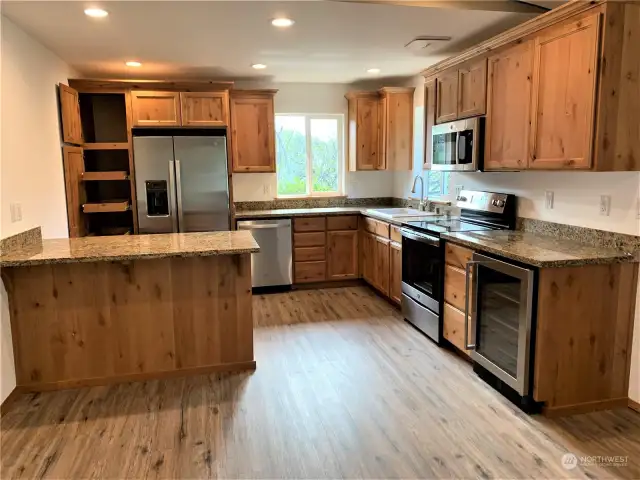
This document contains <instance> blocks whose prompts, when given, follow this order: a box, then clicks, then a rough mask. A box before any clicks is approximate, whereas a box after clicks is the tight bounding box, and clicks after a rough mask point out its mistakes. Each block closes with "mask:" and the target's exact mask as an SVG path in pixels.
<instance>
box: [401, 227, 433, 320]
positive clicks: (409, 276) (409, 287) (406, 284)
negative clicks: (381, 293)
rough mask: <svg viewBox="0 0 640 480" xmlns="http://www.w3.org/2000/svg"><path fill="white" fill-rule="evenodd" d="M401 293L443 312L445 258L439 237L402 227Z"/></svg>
mask: <svg viewBox="0 0 640 480" xmlns="http://www.w3.org/2000/svg"><path fill="white" fill-rule="evenodd" d="M401 233H402V293H404V294H406V295H408V296H409V297H411V298H413V300H415V301H417V302H418V303H420V304H421V305H423V306H425V307H427V308H428V309H430V310H431V311H433V313H435V314H436V315H437V314H439V313H440V296H441V288H442V264H443V255H442V250H441V248H440V237H438V236H432V235H428V234H425V233H422V232H416V231H415V230H411V229H408V228H402V229H401Z"/></svg>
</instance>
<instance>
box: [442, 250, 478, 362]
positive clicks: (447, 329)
mask: <svg viewBox="0 0 640 480" xmlns="http://www.w3.org/2000/svg"><path fill="white" fill-rule="evenodd" d="M444 258H445V267H444V312H443V322H442V336H443V337H444V338H446V339H447V340H448V341H449V342H451V344H452V345H454V346H455V347H456V348H458V349H459V350H460V351H461V352H463V353H465V354H466V355H469V350H467V349H465V344H464V327H465V322H464V308H465V301H466V298H467V292H466V278H467V277H466V272H465V270H464V268H465V266H466V264H467V262H470V261H471V260H472V258H473V250H470V249H468V248H465V247H461V246H460V245H455V244H452V243H449V242H447V244H446V246H445V254H444ZM469 283H471V282H469ZM469 294H470V295H471V292H469ZM472 301H473V299H472V298H470V299H469V304H471V302H472ZM467 326H468V327H469V328H471V325H470V322H469V323H467Z"/></svg>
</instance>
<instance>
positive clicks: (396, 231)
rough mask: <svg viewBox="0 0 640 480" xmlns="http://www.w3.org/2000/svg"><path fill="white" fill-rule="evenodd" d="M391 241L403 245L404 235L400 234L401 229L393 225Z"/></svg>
mask: <svg viewBox="0 0 640 480" xmlns="http://www.w3.org/2000/svg"><path fill="white" fill-rule="evenodd" d="M391 241H393V242H398V243H402V234H401V233H400V227H397V226H395V225H391Z"/></svg>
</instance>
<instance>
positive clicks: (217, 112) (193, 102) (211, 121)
mask: <svg viewBox="0 0 640 480" xmlns="http://www.w3.org/2000/svg"><path fill="white" fill-rule="evenodd" d="M180 107H181V111H182V125H183V126H185V127H224V126H227V125H228V124H229V94H228V92H227V91H223V92H181V93H180Z"/></svg>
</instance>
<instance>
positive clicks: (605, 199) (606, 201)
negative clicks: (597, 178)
mask: <svg viewBox="0 0 640 480" xmlns="http://www.w3.org/2000/svg"><path fill="white" fill-rule="evenodd" d="M610 213H611V195H600V215H604V216H605V217H608V216H609V214H610Z"/></svg>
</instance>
